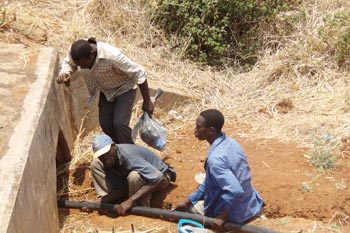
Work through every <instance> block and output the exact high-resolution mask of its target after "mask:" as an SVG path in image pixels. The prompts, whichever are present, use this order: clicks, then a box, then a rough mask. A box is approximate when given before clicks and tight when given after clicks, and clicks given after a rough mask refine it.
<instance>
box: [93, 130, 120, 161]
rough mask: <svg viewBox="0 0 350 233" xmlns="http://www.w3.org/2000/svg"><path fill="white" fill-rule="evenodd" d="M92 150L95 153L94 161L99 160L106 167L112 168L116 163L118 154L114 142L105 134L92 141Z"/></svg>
mask: <svg viewBox="0 0 350 233" xmlns="http://www.w3.org/2000/svg"><path fill="white" fill-rule="evenodd" d="M91 144H92V150H93V151H94V159H95V158H98V159H99V160H100V161H101V162H102V163H103V166H105V167H111V166H113V165H114V163H115V161H116V158H115V156H116V152H115V149H114V142H113V141H112V139H111V138H110V137H109V136H108V135H105V134H101V135H97V136H95V137H94V138H93V139H92V143H91Z"/></svg>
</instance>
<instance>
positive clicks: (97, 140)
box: [91, 134, 176, 215]
mask: <svg viewBox="0 0 350 233" xmlns="http://www.w3.org/2000/svg"><path fill="white" fill-rule="evenodd" d="M92 149H93V151H94V160H93V161H92V163H91V173H92V180H93V184H94V187H95V190H96V193H97V195H98V196H101V199H100V201H101V202H106V203H120V202H121V203H120V205H119V207H118V209H117V213H118V214H120V215H125V214H126V213H127V211H128V210H129V209H130V208H132V207H133V206H135V205H138V206H150V200H151V197H152V193H153V192H155V191H162V190H164V189H165V188H166V187H167V186H168V185H169V183H170V181H175V180H176V172H175V170H174V169H173V168H172V167H171V166H168V165H167V164H165V163H164V162H163V161H162V160H161V159H160V158H159V157H158V156H157V155H156V154H154V153H153V152H152V151H150V150H149V149H147V148H145V147H142V146H139V145H135V144H115V143H114V142H113V141H112V139H111V138H110V137H109V136H108V135H105V134H102V135H97V136H95V137H94V138H93V140H92Z"/></svg>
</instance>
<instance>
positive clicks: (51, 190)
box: [0, 48, 74, 232]
mask: <svg viewBox="0 0 350 233" xmlns="http://www.w3.org/2000/svg"><path fill="white" fill-rule="evenodd" d="M58 61H59V60H58V54H57V52H56V51H55V50H54V49H53V48H44V49H41V50H40V52H39V54H38V57H37V66H36V76H37V77H36V78H37V79H36V81H35V82H33V83H32V84H31V85H30V87H29V89H28V93H27V95H26V97H25V99H24V102H23V108H22V109H23V111H22V114H21V118H20V120H19V122H18V124H17V125H16V126H15V128H14V133H13V134H12V135H11V138H10V140H9V149H8V151H7V153H6V154H5V155H4V156H3V157H2V159H1V163H0V182H1V183H2V184H3V185H1V186H0V200H1V202H3V204H2V205H0V216H1V219H0V232H27V231H28V230H29V229H30V231H31V232H57V231H58V214H57V204H56V163H55V156H56V147H57V140H58V133H59V131H60V130H61V131H63V134H64V136H65V137H66V139H67V140H66V141H67V143H68V144H69V147H70V148H72V146H73V145H72V143H73V138H74V132H72V131H71V130H72V126H71V122H70V119H69V117H67V116H68V115H69V114H68V113H67V112H68V107H67V106H66V104H65V100H64V98H65V97H64V92H63V88H62V86H61V85H56V83H55V82H53V81H52V80H53V77H54V76H55V75H57V70H58Z"/></svg>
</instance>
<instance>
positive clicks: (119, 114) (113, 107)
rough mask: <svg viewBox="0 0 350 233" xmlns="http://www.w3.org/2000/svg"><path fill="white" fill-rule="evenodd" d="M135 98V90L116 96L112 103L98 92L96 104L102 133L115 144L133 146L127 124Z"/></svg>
mask: <svg viewBox="0 0 350 233" xmlns="http://www.w3.org/2000/svg"><path fill="white" fill-rule="evenodd" d="M135 96H136V89H133V90H130V91H128V92H126V93H124V94H122V95H120V96H118V97H117V98H116V99H115V100H114V101H113V102H109V101H107V99H106V96H105V95H104V94H103V93H102V92H100V100H99V103H98V107H99V121H100V126H101V128H102V130H103V132H104V133H105V134H107V135H108V136H110V137H111V138H112V140H113V141H114V142H115V143H117V144H121V143H129V144H134V142H133V140H132V138H131V128H130V127H129V123H130V119H131V113H132V108H133V104H134V101H135Z"/></svg>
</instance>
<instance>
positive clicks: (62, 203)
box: [57, 200, 277, 233]
mask: <svg viewBox="0 0 350 233" xmlns="http://www.w3.org/2000/svg"><path fill="white" fill-rule="evenodd" d="M57 204H58V207H59V208H73V209H82V208H83V207H85V208H88V209H91V210H106V211H108V212H116V209H117V208H118V207H119V205H115V204H107V203H93V202H87V201H84V202H78V201H68V200H58V201H57ZM128 213H130V214H133V215H139V216H145V217H151V218H159V219H163V220H168V221H173V222H177V221H179V219H189V220H192V221H196V222H199V223H201V224H202V225H203V226H205V227H209V228H211V226H212V224H213V221H214V219H213V218H208V217H205V216H203V215H199V214H191V213H188V212H181V211H172V210H166V209H158V208H150V207H143V206H135V207H133V208H131V209H130V210H129V212H128ZM224 227H225V229H227V230H235V232H237V233H277V231H273V230H268V229H264V228H261V227H257V226H252V225H247V224H245V225H240V224H236V223H232V222H226V223H225V225H224Z"/></svg>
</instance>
